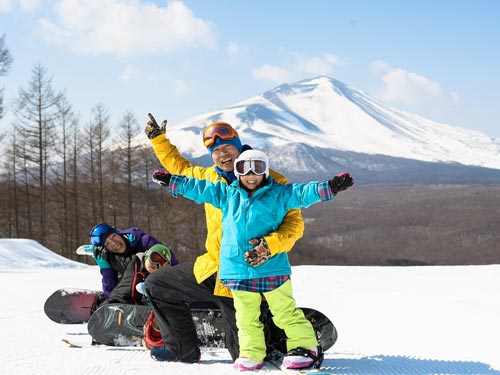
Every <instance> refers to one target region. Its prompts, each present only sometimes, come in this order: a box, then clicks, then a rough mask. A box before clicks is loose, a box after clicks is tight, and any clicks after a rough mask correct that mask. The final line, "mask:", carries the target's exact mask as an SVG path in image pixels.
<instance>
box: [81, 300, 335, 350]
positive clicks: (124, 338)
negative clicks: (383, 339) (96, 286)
mask: <svg viewBox="0 0 500 375" xmlns="http://www.w3.org/2000/svg"><path fill="white" fill-rule="evenodd" d="M302 310H303V311H304V314H305V316H306V318H307V319H308V320H309V321H310V322H311V323H312V325H313V327H314V329H315V332H316V336H317V337H318V340H319V342H320V344H321V346H322V348H323V350H324V351H326V350H328V349H330V348H331V347H332V346H333V344H335V341H336V340H337V330H336V329H335V327H334V325H333V324H332V322H331V321H330V320H329V319H328V318H327V317H326V316H325V315H323V314H322V313H320V312H319V311H316V310H313V309H308V308H302ZM150 312H151V307H147V306H136V305H125V304H109V305H104V306H101V307H100V308H99V309H98V310H97V311H96V312H95V313H94V314H92V317H91V318H90V320H89V322H88V325H87V328H88V331H89V334H90V335H91V336H92V338H93V339H94V340H95V341H96V342H98V343H100V344H104V345H109V346H140V345H141V340H142V338H143V336H144V333H143V326H144V324H145V323H146V320H147V318H148V316H149V313H150ZM191 313H192V316H193V321H194V323H195V327H196V332H197V334H198V339H199V340H200V345H201V346H203V347H217V348H224V347H225V344H224V342H225V341H224V339H225V326H224V321H223V320H222V315H221V313H220V311H219V310H217V309H216V308H211V307H210V306H205V307H203V306H201V308H200V306H199V305H198V306H196V307H193V306H191ZM263 320H264V327H265V331H266V341H267V346H268V356H272V357H276V356H277V355H279V354H280V353H286V335H285V333H284V331H283V330H281V329H280V328H278V327H276V326H275V325H274V323H273V322H272V315H271V313H270V312H269V311H268V312H267V313H266V314H264V318H263Z"/></svg>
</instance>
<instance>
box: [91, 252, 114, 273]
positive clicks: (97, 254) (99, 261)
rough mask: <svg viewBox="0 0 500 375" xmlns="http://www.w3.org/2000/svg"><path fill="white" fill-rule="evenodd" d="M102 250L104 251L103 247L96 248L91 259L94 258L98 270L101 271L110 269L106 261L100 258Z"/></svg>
mask: <svg viewBox="0 0 500 375" xmlns="http://www.w3.org/2000/svg"><path fill="white" fill-rule="evenodd" d="M104 249H105V247H104V246H96V247H95V250H94V254H92V257H93V258H94V260H95V262H96V263H97V265H98V266H99V268H102V269H106V268H111V266H110V264H109V263H108V261H107V260H106V259H104V258H103V257H102V252H103V251H104Z"/></svg>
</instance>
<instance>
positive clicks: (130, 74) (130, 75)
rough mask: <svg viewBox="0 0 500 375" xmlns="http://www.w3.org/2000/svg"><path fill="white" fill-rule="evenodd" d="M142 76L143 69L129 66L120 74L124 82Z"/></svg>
mask: <svg viewBox="0 0 500 375" xmlns="http://www.w3.org/2000/svg"><path fill="white" fill-rule="evenodd" d="M140 74H141V69H139V68H137V67H136V66H134V65H128V66H127V67H126V68H125V70H124V71H123V72H122V74H120V79H121V80H122V81H130V80H132V79H134V78H135V77H137V76H139V75H140Z"/></svg>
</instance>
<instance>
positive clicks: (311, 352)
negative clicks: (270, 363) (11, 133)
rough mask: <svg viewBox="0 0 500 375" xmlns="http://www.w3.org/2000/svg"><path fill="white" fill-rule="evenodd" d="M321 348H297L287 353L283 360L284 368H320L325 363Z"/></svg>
mask: <svg viewBox="0 0 500 375" xmlns="http://www.w3.org/2000/svg"><path fill="white" fill-rule="evenodd" d="M323 358H324V354H323V350H322V349H321V346H318V347H317V348H312V349H304V348H296V349H292V350H290V351H289V352H288V353H286V355H285V357H284V358H283V367H285V368H289V369H303V368H311V367H314V368H317V369H318V368H320V367H321V364H322V363H323Z"/></svg>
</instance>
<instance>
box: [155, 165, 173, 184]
mask: <svg viewBox="0 0 500 375" xmlns="http://www.w3.org/2000/svg"><path fill="white" fill-rule="evenodd" d="M170 177H172V175H171V174H170V172H169V171H166V170H164V169H157V170H156V171H154V172H153V177H152V179H153V182H156V183H157V184H159V185H161V186H166V187H168V183H169V182H170Z"/></svg>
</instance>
